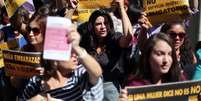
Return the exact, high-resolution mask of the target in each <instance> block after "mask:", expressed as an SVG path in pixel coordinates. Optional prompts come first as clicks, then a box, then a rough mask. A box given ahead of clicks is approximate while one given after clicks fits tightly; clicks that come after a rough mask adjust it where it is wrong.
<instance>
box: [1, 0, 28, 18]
mask: <svg viewBox="0 0 201 101" xmlns="http://www.w3.org/2000/svg"><path fill="white" fill-rule="evenodd" d="M25 2H26V0H4V5H5V7H6V10H7V13H8V16H9V17H11V16H12V15H13V14H14V13H15V11H16V10H17V8H18V7H20V6H21V5H22V4H23V3H25Z"/></svg>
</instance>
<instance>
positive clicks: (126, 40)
mask: <svg viewBox="0 0 201 101" xmlns="http://www.w3.org/2000/svg"><path fill="white" fill-rule="evenodd" d="M114 2H115V3H116V4H117V5H118V9H119V12H120V15H121V20H122V27H123V36H122V37H121V38H120V41H119V44H120V46H121V47H122V48H125V47H128V45H129V44H130V42H131V40H132V25H131V22H130V20H129V18H128V15H127V13H126V9H125V5H124V0H114Z"/></svg>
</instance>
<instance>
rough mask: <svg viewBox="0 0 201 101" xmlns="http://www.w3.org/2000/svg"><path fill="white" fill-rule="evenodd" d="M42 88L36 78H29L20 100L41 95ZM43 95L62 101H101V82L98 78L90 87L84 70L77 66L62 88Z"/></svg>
mask: <svg viewBox="0 0 201 101" xmlns="http://www.w3.org/2000/svg"><path fill="white" fill-rule="evenodd" d="M42 88H43V87H41V83H39V82H38V80H37V79H36V77H33V78H31V79H30V82H29V83H28V85H27V86H26V88H25V89H24V91H23V94H22V96H21V97H20V100H21V99H23V100H26V99H29V98H31V97H33V96H35V95H36V94H39V93H41V92H42ZM45 93H49V94H50V95H51V97H53V98H56V99H61V100H62V101H102V99H103V81H102V78H101V77H100V78H99V79H98V81H97V83H96V84H95V85H92V84H91V83H90V82H89V76H88V73H87V72H86V69H85V68H84V67H83V66H82V65H79V66H78V67H77V69H75V70H74V72H73V75H72V76H71V77H70V78H69V80H68V82H67V83H66V85H65V86H64V87H61V88H57V89H52V90H49V91H45Z"/></svg>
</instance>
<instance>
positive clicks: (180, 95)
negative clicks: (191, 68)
mask: <svg viewBox="0 0 201 101" xmlns="http://www.w3.org/2000/svg"><path fill="white" fill-rule="evenodd" d="M126 89H127V91H128V98H129V101H198V95H199V94H200V93H201V81H185V82H175V83H166V84H161V85H147V86H135V87H126Z"/></svg>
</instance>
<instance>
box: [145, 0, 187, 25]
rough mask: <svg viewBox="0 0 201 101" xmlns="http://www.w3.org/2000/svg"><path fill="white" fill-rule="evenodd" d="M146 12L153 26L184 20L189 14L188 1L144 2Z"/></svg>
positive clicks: (161, 0) (164, 0) (156, 0)
mask: <svg viewBox="0 0 201 101" xmlns="http://www.w3.org/2000/svg"><path fill="white" fill-rule="evenodd" d="M144 11H145V12H146V14H147V16H148V18H149V20H150V22H151V23H152V24H153V25H156V24H159V23H162V22H171V21H174V20H183V19H185V18H186V17H187V15H188V14H189V2H188V0H144Z"/></svg>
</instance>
